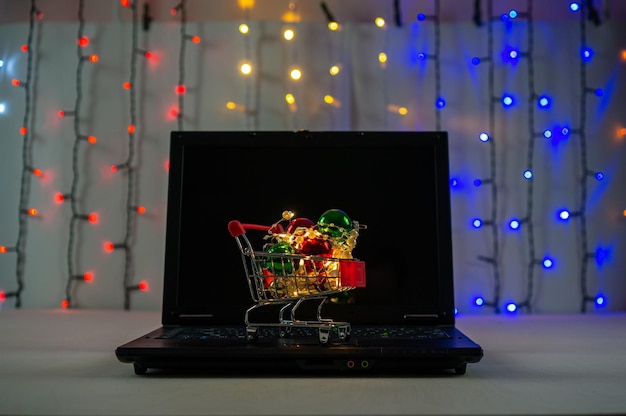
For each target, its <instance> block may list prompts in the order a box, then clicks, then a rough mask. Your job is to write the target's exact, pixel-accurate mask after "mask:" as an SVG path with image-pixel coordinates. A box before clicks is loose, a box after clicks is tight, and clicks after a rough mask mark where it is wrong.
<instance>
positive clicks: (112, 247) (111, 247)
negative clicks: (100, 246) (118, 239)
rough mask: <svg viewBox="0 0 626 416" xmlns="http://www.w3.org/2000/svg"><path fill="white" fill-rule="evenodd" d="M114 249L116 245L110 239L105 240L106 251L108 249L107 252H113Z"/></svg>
mask: <svg viewBox="0 0 626 416" xmlns="http://www.w3.org/2000/svg"><path fill="white" fill-rule="evenodd" d="M113 250H115V245H114V244H113V243H112V242H110V241H105V242H104V251H106V252H107V253H111V252H113Z"/></svg>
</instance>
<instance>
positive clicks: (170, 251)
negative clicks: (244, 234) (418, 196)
mask: <svg viewBox="0 0 626 416" xmlns="http://www.w3.org/2000/svg"><path fill="white" fill-rule="evenodd" d="M294 141H296V142H297V143H298V144H297V145H298V146H302V149H303V150H308V151H314V150H315V149H316V147H319V146H324V147H328V146H333V145H335V144H336V145H337V146H400V147H402V148H405V149H406V150H407V151H411V150H413V151H429V152H432V154H433V157H434V166H435V169H436V172H435V173H434V177H435V179H436V184H435V191H436V204H437V208H436V218H435V221H436V225H437V230H438V232H437V237H436V241H435V244H436V249H437V252H438V254H439V256H438V259H439V261H438V266H437V267H438V270H439V272H440V273H439V302H438V308H437V309H436V310H427V311H425V310H421V309H420V308H418V307H416V308H406V307H399V308H397V309H394V308H390V307H389V305H384V306H382V305H381V307H372V306H368V307H367V308H359V307H355V306H351V310H350V312H349V314H348V316H359V317H361V318H363V320H365V321H367V320H368V316H370V317H372V321H375V322H378V321H380V320H382V321H389V322H393V321H402V322H404V323H414V322H418V323H420V324H421V323H428V324H441V325H450V324H453V323H454V291H453V263H452V235H451V208H450V188H449V156H448V134H447V132H396V131H394V132H383V131H380V132H347V131H334V132H322V131H260V132H244V131H181V132H177V131H174V132H172V133H171V136H170V167H169V182H168V201H167V203H168V207H167V224H166V236H167V237H166V244H165V267H164V290H163V311H162V322H163V324H164V325H179V324H205V323H206V324H209V323H214V322H215V321H216V320H219V321H220V322H224V323H226V322H231V323H241V319H240V317H241V314H242V311H245V309H247V308H248V307H250V306H251V305H252V303H247V304H245V305H227V306H224V305H220V307H219V308H212V307H210V306H207V307H206V308H204V307H198V306H193V307H190V306H189V305H183V304H179V301H178V299H179V297H178V295H177V292H178V281H179V278H180V277H179V267H180V257H181V241H180V238H179V236H180V233H181V212H182V200H183V198H182V189H183V181H184V175H183V168H184V166H183V165H184V160H185V152H186V151H187V149H189V148H193V147H196V146H206V147H211V146H218V147H220V146H221V147H223V146H226V145H227V146H229V147H240V148H242V149H243V148H246V147H250V146H256V147H270V148H272V147H276V146H281V144H284V143H287V142H288V143H289V144H290V145H293V143H294ZM235 156H236V155H233V160H232V164H233V166H235V165H236V164H237V160H236V157H235ZM235 267H242V266H241V264H237V265H235ZM329 306H330V307H331V309H333V308H334V307H336V306H338V305H329ZM406 316H409V317H410V318H411V319H408V320H407V319H406Z"/></svg>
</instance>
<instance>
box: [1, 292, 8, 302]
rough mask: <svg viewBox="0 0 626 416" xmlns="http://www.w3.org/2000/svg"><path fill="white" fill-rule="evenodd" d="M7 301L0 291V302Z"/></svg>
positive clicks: (5, 295) (4, 294)
mask: <svg viewBox="0 0 626 416" xmlns="http://www.w3.org/2000/svg"><path fill="white" fill-rule="evenodd" d="M6 299H7V294H6V293H4V291H2V290H0V302H4V301H5V300H6Z"/></svg>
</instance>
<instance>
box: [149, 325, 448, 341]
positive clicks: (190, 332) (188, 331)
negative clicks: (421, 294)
mask: <svg viewBox="0 0 626 416" xmlns="http://www.w3.org/2000/svg"><path fill="white" fill-rule="evenodd" d="M257 336H258V339H261V340H262V339H275V338H277V337H278V328H276V327H259V329H258V332H257ZM315 336H317V329H316V328H302V327H294V328H292V333H291V337H292V338H300V337H303V338H304V337H315ZM350 337H351V338H357V339H371V340H375V339H416V340H417V339H447V338H450V335H449V334H448V333H447V332H446V331H445V330H444V329H441V328H430V327H396V326H394V327H385V326H375V327H359V326H357V327H355V326H353V327H352V329H351V332H350ZM158 338H160V339H180V340H209V339H213V340H215V339H242V340H245V339H246V328H245V327H243V326H241V327H239V326H238V327H178V328H169V329H165V330H164V332H163V333H162V334H161V335H160V336H159V337H158Z"/></svg>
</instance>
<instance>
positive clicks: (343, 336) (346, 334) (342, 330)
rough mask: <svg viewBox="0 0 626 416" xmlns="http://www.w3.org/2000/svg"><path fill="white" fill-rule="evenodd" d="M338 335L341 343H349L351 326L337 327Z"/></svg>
mask: <svg viewBox="0 0 626 416" xmlns="http://www.w3.org/2000/svg"><path fill="white" fill-rule="evenodd" d="M337 335H338V336H339V339H340V340H341V341H347V340H348V339H349V338H350V326H349V325H344V326H340V327H337Z"/></svg>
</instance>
